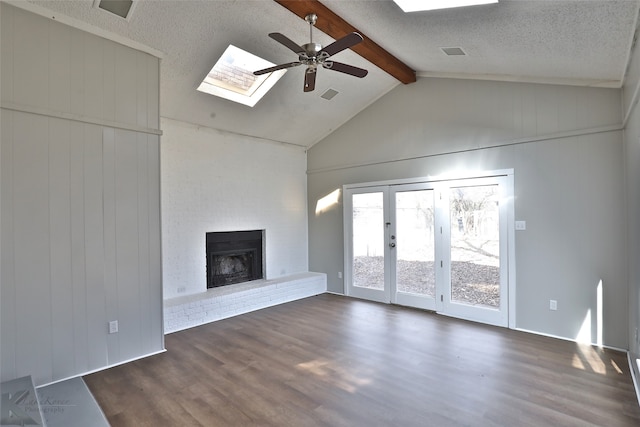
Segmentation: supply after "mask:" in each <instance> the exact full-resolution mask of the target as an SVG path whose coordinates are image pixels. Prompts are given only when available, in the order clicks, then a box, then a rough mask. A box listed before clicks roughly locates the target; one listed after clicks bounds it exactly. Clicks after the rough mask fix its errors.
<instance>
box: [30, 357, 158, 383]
mask: <svg viewBox="0 0 640 427" xmlns="http://www.w3.org/2000/svg"><path fill="white" fill-rule="evenodd" d="M166 351H167V350H166V349H164V348H163V349H162V350H159V351H155V352H153V353H148V354H145V355H142V356H139V357H134V358H132V359H127V360H123V361H121V362H118V363H114V364H111V365H107V366H103V367H101V368H96V369H93V370H91V371H87V372H85V373H82V374H78V375H72V376H70V377H65V378H61V379H59V380H55V381H51V382H50V383H46V384H41V385H39V386H38V387H36V389H38V388H41V387H46V386H49V385H52V384H56V383H59V382H62V381H67V380H70V379H73V378H78V377H84V376H85V375H90V374H94V373H96V372H100V371H104V370H105V369H109V368H115V367H116V366H120V365H124V364H126V363H131V362H135V361H136V360H140V359H145V358H147V357H151V356H155V355H156V354H162V353H164V352H166Z"/></svg>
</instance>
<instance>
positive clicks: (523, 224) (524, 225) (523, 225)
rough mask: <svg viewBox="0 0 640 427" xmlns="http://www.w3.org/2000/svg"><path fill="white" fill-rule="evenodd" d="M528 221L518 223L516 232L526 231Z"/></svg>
mask: <svg viewBox="0 0 640 427" xmlns="http://www.w3.org/2000/svg"><path fill="white" fill-rule="evenodd" d="M526 229H527V221H516V230H526Z"/></svg>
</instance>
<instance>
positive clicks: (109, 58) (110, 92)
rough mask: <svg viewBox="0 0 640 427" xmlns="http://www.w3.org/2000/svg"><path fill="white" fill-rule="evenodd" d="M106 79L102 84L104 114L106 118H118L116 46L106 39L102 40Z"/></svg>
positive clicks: (104, 75) (113, 119)
mask: <svg viewBox="0 0 640 427" xmlns="http://www.w3.org/2000/svg"><path fill="white" fill-rule="evenodd" d="M102 53H103V55H104V58H103V67H104V74H103V77H104V80H103V81H102V86H103V88H104V90H103V91H102V95H103V98H102V105H103V106H102V114H103V118H104V119H105V120H110V121H115V120H116V86H115V78H116V71H115V70H116V46H115V45H114V44H113V43H110V42H108V41H106V40H103V41H102Z"/></svg>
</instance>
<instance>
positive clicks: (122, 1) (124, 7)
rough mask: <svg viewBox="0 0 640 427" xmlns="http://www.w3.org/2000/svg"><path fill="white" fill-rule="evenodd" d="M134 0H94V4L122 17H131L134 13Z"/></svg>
mask: <svg viewBox="0 0 640 427" xmlns="http://www.w3.org/2000/svg"><path fill="white" fill-rule="evenodd" d="M134 5H135V1H134V0H94V2H93V6H94V7H97V8H98V9H102V10H106V11H107V12H111V13H113V14H114V15H117V16H119V17H120V18H124V19H127V20H128V19H130V18H131V14H132V13H133V7H134Z"/></svg>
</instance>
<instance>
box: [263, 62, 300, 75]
mask: <svg viewBox="0 0 640 427" xmlns="http://www.w3.org/2000/svg"><path fill="white" fill-rule="evenodd" d="M300 64H302V62H298V61H296V62H288V63H286V64H280V65H276V66H274V67H269V68H265V69H263V70H258V71H254V72H253V75H254V76H260V75H262V74H267V73H272V72H274V71H278V70H283V69H285V68H291V67H297V66H298V65H300Z"/></svg>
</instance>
